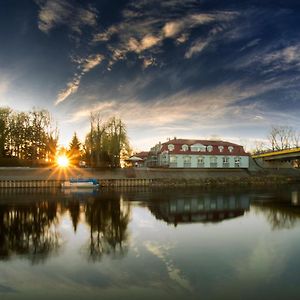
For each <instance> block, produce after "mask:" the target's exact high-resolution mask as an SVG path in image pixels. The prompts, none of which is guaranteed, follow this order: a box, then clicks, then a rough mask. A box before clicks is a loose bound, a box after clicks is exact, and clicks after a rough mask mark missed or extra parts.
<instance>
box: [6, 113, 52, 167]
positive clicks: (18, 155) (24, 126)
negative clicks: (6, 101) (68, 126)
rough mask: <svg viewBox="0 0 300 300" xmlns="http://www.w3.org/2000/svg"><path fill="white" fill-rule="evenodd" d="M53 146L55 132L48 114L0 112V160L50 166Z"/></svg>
mask: <svg viewBox="0 0 300 300" xmlns="http://www.w3.org/2000/svg"><path fill="white" fill-rule="evenodd" d="M57 145H58V129H57V127H56V126H54V125H53V121H52V119H51V116H50V114H49V112H48V111H46V110H43V109H42V110H38V109H33V110H32V111H29V112H16V111H13V110H12V109H10V108H0V158H2V159H19V160H27V161H31V162H33V161H44V162H46V161H49V162H51V161H53V160H54V158H55V154H56V149H57Z"/></svg>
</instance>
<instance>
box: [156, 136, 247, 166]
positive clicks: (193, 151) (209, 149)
mask: <svg viewBox="0 0 300 300" xmlns="http://www.w3.org/2000/svg"><path fill="white" fill-rule="evenodd" d="M152 149H155V153H153V151H154V150H152V151H150V155H152V158H153V157H154V156H156V166H158V167H167V168H245V169H246V168H248V167H249V155H248V154H247V153H246V152H245V150H244V148H243V146H241V145H237V144H233V143H229V142H225V141H209V140H188V139H176V138H174V139H173V140H170V141H168V142H166V143H162V144H158V145H156V146H155V147H153V148H152ZM151 152H152V153H151Z"/></svg>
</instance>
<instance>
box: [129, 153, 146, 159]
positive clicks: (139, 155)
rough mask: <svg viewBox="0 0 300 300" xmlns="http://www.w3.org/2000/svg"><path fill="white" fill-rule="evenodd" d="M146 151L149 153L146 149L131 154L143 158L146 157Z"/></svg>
mask: <svg viewBox="0 0 300 300" xmlns="http://www.w3.org/2000/svg"><path fill="white" fill-rule="evenodd" d="M148 153H149V152H147V151H142V152H139V153H136V154H134V155H133V156H136V157H139V158H142V159H145V158H147V157H148Z"/></svg>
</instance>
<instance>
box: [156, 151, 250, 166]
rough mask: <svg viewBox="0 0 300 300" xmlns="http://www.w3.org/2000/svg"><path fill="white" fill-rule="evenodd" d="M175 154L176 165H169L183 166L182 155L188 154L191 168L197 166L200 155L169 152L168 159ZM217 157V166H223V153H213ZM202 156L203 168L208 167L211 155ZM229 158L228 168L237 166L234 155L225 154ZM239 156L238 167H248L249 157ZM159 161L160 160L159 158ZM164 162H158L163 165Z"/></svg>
mask: <svg viewBox="0 0 300 300" xmlns="http://www.w3.org/2000/svg"><path fill="white" fill-rule="evenodd" d="M174 156H176V158H177V165H176V166H171V168H172V167H173V168H183V167H184V157H185V156H190V157H191V168H198V157H199V156H201V155H199V154H197V155H184V154H177V155H174V154H169V159H170V158H171V157H174ZM214 156H216V157H217V168H223V157H224V156H223V155H214ZM202 157H204V168H210V157H211V155H202ZM227 157H228V159H229V168H237V167H235V161H234V158H235V156H227ZM239 157H240V167H239V168H249V157H248V156H239ZM159 161H162V160H161V159H159ZM163 165H164V164H160V166H163Z"/></svg>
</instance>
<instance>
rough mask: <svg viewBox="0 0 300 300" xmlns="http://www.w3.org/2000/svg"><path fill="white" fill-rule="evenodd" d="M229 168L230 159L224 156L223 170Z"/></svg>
mask: <svg viewBox="0 0 300 300" xmlns="http://www.w3.org/2000/svg"><path fill="white" fill-rule="evenodd" d="M228 167H229V157H228V156H224V157H223V168H228Z"/></svg>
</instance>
